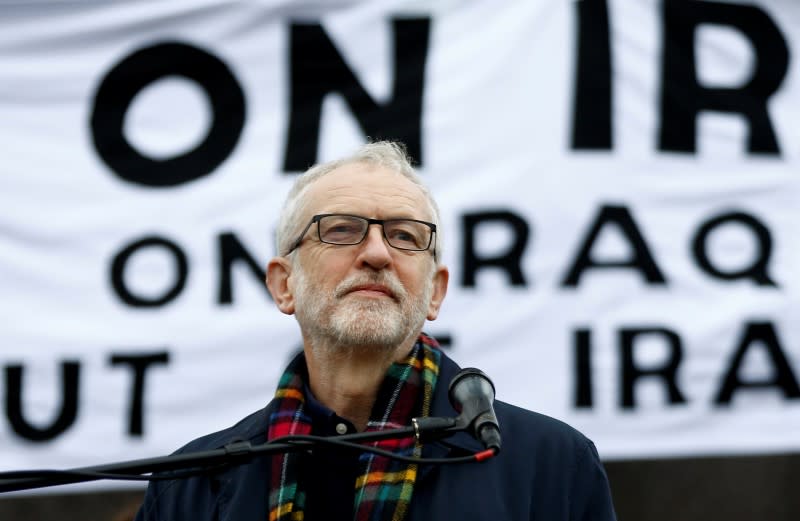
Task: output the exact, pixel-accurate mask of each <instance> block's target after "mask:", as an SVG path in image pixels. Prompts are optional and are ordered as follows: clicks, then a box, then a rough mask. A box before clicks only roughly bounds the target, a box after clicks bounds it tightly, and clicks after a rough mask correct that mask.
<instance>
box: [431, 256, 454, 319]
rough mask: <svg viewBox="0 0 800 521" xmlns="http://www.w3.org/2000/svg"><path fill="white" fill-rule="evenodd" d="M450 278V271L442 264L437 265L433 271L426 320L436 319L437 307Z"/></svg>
mask: <svg viewBox="0 0 800 521" xmlns="http://www.w3.org/2000/svg"><path fill="white" fill-rule="evenodd" d="M449 280H450V272H449V271H447V268H446V267H444V266H437V267H436V271H434V273H433V291H432V292H431V301H430V303H429V304H428V320H436V317H438V316H439V308H440V307H442V301H443V300H444V296H445V295H446V294H447V282H448V281H449Z"/></svg>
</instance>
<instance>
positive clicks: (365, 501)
mask: <svg viewBox="0 0 800 521" xmlns="http://www.w3.org/2000/svg"><path fill="white" fill-rule="evenodd" d="M438 348H439V346H438V344H437V343H436V340H434V339H433V338H431V337H428V336H427V335H425V334H422V335H420V337H419V340H418V341H417V343H416V344H415V345H414V348H413V349H412V350H411V353H410V354H409V356H408V358H407V359H406V360H405V361H403V362H398V363H395V364H392V366H391V367H390V368H389V370H388V371H387V372H386V376H385V377H384V380H383V383H382V384H381V386H380V388H379V390H378V395H377V397H376V399H375V405H374V406H373V408H372V413H371V414H370V419H369V421H368V422H367V428H366V431H367V432H369V431H380V430H384V429H392V428H396V427H405V426H408V425H410V423H411V418H413V417H417V416H429V415H430V408H431V401H432V399H433V390H434V387H435V386H436V380H437V378H438V376H439V363H440V361H441V352H440V351H439V349H438ZM304 366H305V358H303V357H297V358H295V360H294V361H293V362H292V363H291V364H290V365H289V367H288V368H287V369H286V372H284V373H283V376H282V377H281V379H280V382H279V384H278V390H277V391H276V393H275V398H276V399H277V400H278V403H277V407H276V408H275V411H274V412H273V413H272V415H271V416H270V420H269V432H268V438H269V439H270V440H272V439H274V438H278V437H280V436H286V435H289V434H310V433H311V418H310V417H309V416H308V414H307V413H306V411H305V396H304V394H303V389H304V382H303V375H305V374H306V370H305V367H304ZM374 445H375V446H377V447H380V448H382V449H385V450H390V451H392V452H395V453H397V454H401V455H404V456H417V457H419V456H420V454H421V451H422V446H421V445H420V444H419V443H417V442H416V441H415V439H414V438H413V437H407V438H402V439H398V440H383V441H379V442H374ZM300 457H302V456H301V455H300V454H296V453H288V454H283V455H280V456H275V457H273V458H272V479H271V487H270V492H269V510H270V512H269V521H301V520H302V519H303V510H304V509H305V501H306V495H305V491H304V490H303V487H302V480H301V479H299V473H300V469H301V468H302V466H301V465H300V464H299V459H298V458H300ZM359 465H360V468H361V472H360V475H359V476H358V478H357V479H356V482H355V484H354V486H355V489H356V490H355V505H354V508H355V510H354V511H355V517H354V518H355V519H356V520H358V521H378V520H394V521H399V520H401V519H403V518H404V516H405V514H406V511H407V510H408V506H409V504H410V503H411V495H412V493H413V492H414V481H415V480H416V477H417V465H415V464H409V463H404V462H400V461H397V460H393V459H390V458H386V457H383V456H378V455H375V454H371V453H367V452H364V453H361V455H360V456H359Z"/></svg>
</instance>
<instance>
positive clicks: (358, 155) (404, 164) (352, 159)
mask: <svg viewBox="0 0 800 521" xmlns="http://www.w3.org/2000/svg"><path fill="white" fill-rule="evenodd" d="M355 163H366V164H370V165H376V166H382V167H386V168H387V169H389V170H391V171H393V172H396V173H398V174H401V175H402V176H403V177H405V178H406V179H408V180H410V181H411V182H412V183H414V184H415V185H417V186H418V187H419V188H420V190H422V193H423V194H424V195H425V199H426V200H427V203H428V207H429V209H430V213H431V217H432V219H433V223H434V224H435V225H436V235H435V237H434V239H435V242H434V250H433V256H434V260H435V261H436V263H437V264H439V263H440V262H441V257H442V233H441V225H440V223H439V221H440V215H439V206H438V205H437V204H436V201H435V200H434V199H433V195H432V194H431V192H430V190H429V189H428V187H427V186H426V185H425V183H424V182H423V181H422V178H421V177H420V176H419V174H417V172H416V171H414V167H412V166H411V159H410V158H409V156H408V154H407V153H406V149H405V146H404V145H403V144H402V143H399V142H393V141H377V142H375V143H368V144H366V145H364V146H362V147H361V148H359V149H358V150H357V151H356V152H355V153H354V154H353V155H351V156H349V157H345V158H343V159H337V160H335V161H329V162H327V163H320V164H317V165H314V166H312V167H311V168H309V169H308V170H306V171H305V172H304V173H303V174H300V176H298V178H297V179H296V180H295V182H294V185H293V186H292V188H291V190H289V194H288V195H287V196H286V202H285V203H284V204H283V209H282V210H281V215H280V218H279V219H278V228H277V230H276V234H275V244H276V245H277V250H278V255H283V256H285V255H287V254H286V252H287V251H288V250H289V248H291V247H292V241H294V240H295V239H296V238H297V234H298V233H300V231H301V230H302V228H303V226H305V225H306V224H307V223H304V222H298V219H299V218H300V216H301V215H302V214H303V213H304V212H303V210H305V208H306V204H307V201H306V194H307V193H308V188H309V186H311V185H312V184H313V183H314V182H315V181H318V180H319V179H320V178H322V177H323V176H325V175H327V174H329V173H331V172H333V171H334V170H336V169H337V168H340V167H342V166H345V165H350V164H355Z"/></svg>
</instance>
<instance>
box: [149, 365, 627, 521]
mask: <svg viewBox="0 0 800 521" xmlns="http://www.w3.org/2000/svg"><path fill="white" fill-rule="evenodd" d="M458 370H459V368H458V366H457V365H456V364H455V363H454V362H453V361H451V360H450V359H449V358H447V357H446V356H443V357H442V367H441V372H440V375H439V382H440V384H439V385H437V386H436V391H435V394H434V400H433V405H432V411H431V415H432V416H456V412H455V411H454V410H453V408H452V406H451V405H450V403H449V400H448V398H447V382H450V380H452V378H453V376H455V374H456V373H457V372H458ZM273 404H274V402H273V403H270V404H269V405H268V406H267V407H266V408H265V409H263V410H261V411H258V412H256V413H254V414H251V415H250V416H248V417H247V418H245V419H243V420H242V421H240V422H239V423H237V424H236V425H234V426H233V427H231V428H229V429H226V430H224V431H220V432H217V433H214V434H209V435H207V436H204V437H202V438H199V439H197V440H195V441H193V442H191V443H189V444H188V445H186V446H185V447H183V448H182V449H180V450H179V451H178V452H180V453H187V452H191V451H203V450H210V449H217V448H221V447H223V446H224V445H226V444H228V443H230V442H232V441H235V440H248V441H250V443H252V444H254V445H255V444H261V443H264V442H266V433H267V421H268V420H267V419H268V418H269V414H270V412H271V409H272V407H273ZM495 413H496V414H497V419H498V422H499V424H500V430H501V433H502V438H503V448H502V451H501V453H500V454H499V455H498V456H497V457H495V458H492V459H490V460H488V461H485V462H482V463H468V464H460V465H448V466H432V465H424V466H421V467H420V470H419V474H418V478H417V483H416V485H415V486H414V494H413V496H412V500H411V508H410V511H409V515H408V517H407V519H408V520H409V521H411V520H422V519H436V520H449V519H457V520H523V519H524V520H540V521H544V520H547V521H556V520H563V521H567V520H574V521H578V520H581V521H588V520H592V521H606V520H614V519H615V515H614V508H613V506H612V502H611V495H610V491H609V486H608V480H607V478H606V474H605V471H604V470H603V467H602V465H601V463H600V460H599V459H598V456H597V450H596V449H595V447H594V444H592V442H591V441H589V440H588V439H586V438H585V437H584V436H583V435H582V434H580V433H579V432H578V431H576V430H575V429H573V428H571V427H569V426H568V425H566V424H564V423H562V422H560V421H558V420H555V419H553V418H549V417H547V416H543V415H541V414H537V413H534V412H530V411H526V410H524V409H520V408H518V407H514V406H513V405H509V404H507V403H503V402H500V401H496V402H495ZM447 442H448V444H449V445H451V446H453V447H446V446H444V445H442V444H439V443H431V444H428V445H426V446H425V447H424V449H423V457H446V456H458V455H463V454H464V451H468V452H475V451H478V450H481V449H482V447H481V446H480V445H479V444H478V442H476V441H475V440H474V439H473V438H471V437H470V436H468V435H467V434H465V433H459V434H457V435H455V436H453V437H452V438H449V439H448V440H447ZM269 486H270V458H269V457H263V458H259V459H256V460H255V461H252V462H250V463H247V464H243V465H240V466H237V467H233V468H230V469H228V470H226V471H223V472H221V473H219V474H216V475H211V476H203V477H195V478H188V479H183V480H174V481H156V482H152V483H151V484H150V486H149V488H148V490H147V494H146V496H145V501H144V504H143V505H142V508H141V510H140V511H139V513H138V515H137V517H136V521H167V520H170V521H178V520H186V521H205V520H227V521H250V520H253V521H266V520H268V519H269V509H268V505H267V497H268V494H269Z"/></svg>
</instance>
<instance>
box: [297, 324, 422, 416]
mask: <svg viewBox="0 0 800 521" xmlns="http://www.w3.org/2000/svg"><path fill="white" fill-rule="evenodd" d="M415 341H416V336H414V337H413V338H410V339H409V340H408V341H406V342H403V344H401V345H400V346H398V347H396V348H394V349H390V348H387V347H385V346H381V347H374V346H358V347H350V346H332V345H320V344H319V343H316V344H314V345H313V346H311V345H310V343H309V342H308V341H306V343H305V355H306V364H307V366H308V377H309V386H310V387H311V392H313V393H314V397H315V398H316V399H317V400H319V401H320V403H322V404H323V405H325V406H326V407H328V408H330V409H331V410H333V411H334V412H336V414H338V415H339V416H341V417H343V418H347V419H348V420H350V421H351V422H353V425H355V427H356V429H358V430H359V431H363V430H364V429H365V428H366V426H367V421H368V420H369V415H370V413H371V412H372V406H373V404H374V403H375V397H376V396H377V394H378V388H379V387H380V385H381V383H382V382H383V379H384V376H385V375H386V371H387V370H388V369H389V367H390V366H391V365H392V364H393V363H395V362H399V361H402V360H405V358H406V357H407V356H408V354H409V352H410V351H411V348H412V346H413V345H414V342H415Z"/></svg>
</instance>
